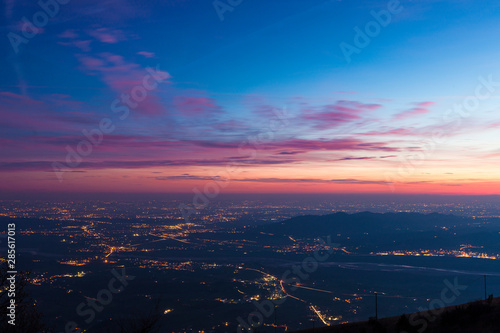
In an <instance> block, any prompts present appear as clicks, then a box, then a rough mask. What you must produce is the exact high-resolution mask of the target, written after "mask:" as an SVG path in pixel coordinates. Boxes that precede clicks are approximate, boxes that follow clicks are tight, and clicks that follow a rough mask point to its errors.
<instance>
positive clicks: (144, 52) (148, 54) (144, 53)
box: [137, 51, 156, 58]
mask: <svg viewBox="0 0 500 333" xmlns="http://www.w3.org/2000/svg"><path fill="white" fill-rule="evenodd" d="M137 54H139V55H142V56H144V57H146V58H154V57H155V56H156V55H155V54H154V53H153V52H146V51H141V52H137Z"/></svg>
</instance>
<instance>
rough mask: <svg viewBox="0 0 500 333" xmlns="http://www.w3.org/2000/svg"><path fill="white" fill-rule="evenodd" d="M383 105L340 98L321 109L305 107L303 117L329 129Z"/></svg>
mask: <svg viewBox="0 0 500 333" xmlns="http://www.w3.org/2000/svg"><path fill="white" fill-rule="evenodd" d="M381 106H382V105H380V104H365V103H361V102H356V101H346V100H340V101H337V102H336V103H335V104H329V105H325V106H322V107H321V108H319V110H318V108H317V107H310V108H308V109H305V110H304V111H303V113H302V118H303V119H304V120H310V121H314V122H315V124H314V126H315V127H316V128H317V129H327V128H332V127H335V126H339V125H342V124H344V123H349V122H353V121H355V120H358V119H361V115H362V114H363V113H365V112H367V111H373V110H377V109H379V108H380V107H381Z"/></svg>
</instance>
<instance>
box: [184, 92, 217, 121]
mask: <svg viewBox="0 0 500 333" xmlns="http://www.w3.org/2000/svg"><path fill="white" fill-rule="evenodd" d="M174 105H175V108H176V109H177V111H179V112H180V113H182V114H183V115H185V116H189V117H193V116H201V115H205V114H210V113H214V112H216V113H217V112H222V110H221V107H220V106H218V105H216V103H215V100H213V99H212V98H206V97H192V96H176V97H175V98H174Z"/></svg>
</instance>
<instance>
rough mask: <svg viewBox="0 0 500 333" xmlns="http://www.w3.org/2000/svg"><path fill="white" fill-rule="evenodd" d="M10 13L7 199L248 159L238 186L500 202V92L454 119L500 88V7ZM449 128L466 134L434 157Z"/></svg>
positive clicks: (87, 6)
mask: <svg viewBox="0 0 500 333" xmlns="http://www.w3.org/2000/svg"><path fill="white" fill-rule="evenodd" d="M52 3H53V4H54V3H56V2H52ZM230 3H232V4H233V5H231V4H230ZM391 3H392V6H395V7H394V8H396V7H397V8H400V7H401V10H398V11H397V13H392V14H390V17H391V20H390V23H389V24H388V25H387V26H385V27H379V28H380V33H377V34H375V35H374V36H372V37H370V43H369V44H368V45H367V46H366V47H361V48H359V50H358V51H359V52H358V53H355V54H352V56H351V59H350V61H347V59H346V58H345V57H344V54H343V52H342V50H341V47H340V45H341V43H347V44H350V45H353V46H355V36H356V30H355V28H356V27H358V28H359V29H361V30H363V31H364V30H365V29H366V27H367V25H370V24H373V22H374V17H373V14H372V13H373V12H376V13H380V12H381V11H387V8H388V6H391V5H390V4H391ZM217 6H218V8H219V12H218V9H217V8H216V7H217ZM220 6H223V7H220ZM224 6H226V7H224ZM2 8H3V10H2V13H1V15H2V16H3V18H4V19H3V20H2V22H4V23H3V24H2V26H1V27H0V31H1V33H2V35H4V38H2V41H1V43H2V44H1V48H0V57H1V58H2V60H3V61H2V66H0V102H1V103H2V107H1V108H0V112H1V113H2V117H1V119H0V129H1V133H2V134H0V140H1V141H2V156H1V158H2V160H1V161H0V173H1V176H2V177H4V179H5V180H8V181H7V182H6V183H5V184H6V185H4V186H5V188H4V189H6V190H8V189H11V188H12V187H13V186H20V189H21V190H23V191H24V190H25V191H35V192H36V191H63V192H64V191H73V190H74V189H75V187H76V186H78V188H81V190H82V191H135V190H136V189H137V185H140V184H145V185H144V191H152V192H158V191H167V192H176V191H180V192H189V191H190V190H191V189H192V188H193V187H195V186H202V185H203V184H205V183H206V181H207V179H210V177H212V176H210V174H214V173H217V172H220V171H221V170H223V169H224V168H227V165H228V164H229V163H232V161H234V160H240V161H242V162H241V163H240V166H241V168H240V169H239V170H240V171H239V174H237V175H236V174H235V175H232V176H231V179H232V180H234V181H233V182H232V187H231V189H230V190H231V191H241V192H245V191H254V192H255V191H263V192H268V191H270V190H271V189H276V188H279V189H280V190H283V191H297V192H301V191H308V192H310V191H315V190H317V191H320V192H323V191H326V192H328V191H330V192H342V191H346V190H347V191H353V189H355V188H357V189H356V190H355V191H360V192H374V191H375V192H377V191H379V192H385V191H388V190H392V191H394V189H395V187H394V179H397V183H398V184H399V185H398V187H397V188H398V190H400V191H404V192H424V193H425V192H429V191H430V192H439V193H448V192H450V189H453V190H452V191H451V192H456V191H457V189H458V188H460V191H462V192H467V191H469V192H474V193H490V194H491V193H496V192H495V190H494V189H493V187H492V186H493V185H491V186H490V185H488V184H493V183H494V182H495V181H496V180H497V176H498V173H497V171H496V168H494V165H495V163H496V162H497V161H496V159H497V158H498V156H499V148H498V147H497V146H496V145H495V143H494V140H495V138H496V134H497V126H498V128H500V126H499V124H500V119H499V117H498V112H497V108H498V107H497V105H498V92H497V91H496V90H495V91H491V92H489V93H488V98H486V99H484V100H481V101H480V103H479V104H478V105H477V107H474V110H473V112H472V113H470V112H469V113H468V115H467V116H466V117H464V116H463V115H462V116H460V115H457V113H454V116H455V117H456V118H460V119H459V120H456V122H454V123H453V124H458V122H459V123H460V124H459V125H457V126H455V125H453V126H451V125H450V123H449V122H447V121H445V120H444V118H443V117H444V114H446V113H447V112H448V110H450V108H453V107H454V105H455V104H457V103H458V104H462V103H464V100H466V99H467V97H468V96H472V95H474V93H475V89H476V88H477V87H478V85H481V82H483V81H484V80H483V81H481V80H480V78H481V77H482V78H483V79H484V78H488V77H489V78H490V80H491V81H493V82H496V81H497V78H498V81H500V71H499V66H498V65H497V62H498V59H499V58H500V57H499V55H500V43H498V42H497V38H498V37H497V36H499V35H500V34H499V32H500V31H499V30H500V23H498V22H500V20H499V17H500V6H499V5H498V4H497V3H496V2H494V1H483V2H481V5H480V6H479V5H478V4H477V2H476V3H474V2H473V1H466V0H464V1H401V2H400V3H399V5H398V3H397V2H394V1H393V2H388V1H356V2H353V1H324V0H321V1H320V0H312V1H311V0H309V1H305V0H302V1H272V2H269V1H261V0H258V1H249V0H243V1H236V0H234V1H228V0H220V1H218V2H217V1H194V0H176V1H174V0H172V1H148V2H145V3H142V2H137V1H124V0H120V1H119V0H108V1H104V2H102V1H101V2H99V1H94V0H85V1H69V2H68V3H66V4H59V5H58V8H57V10H54V9H55V7H51V8H52V10H54V15H53V17H50V18H49V19H48V20H47V22H46V24H45V23H44V24H41V25H40V27H39V29H38V33H37V34H35V35H34V36H31V37H27V36H26V33H27V31H26V24H24V26H23V18H24V17H25V18H27V19H28V21H33V19H34V16H35V17H36V16H37V15H45V14H43V11H42V8H41V7H40V6H39V5H38V4H37V3H36V2H28V1H24V2H23V1H13V0H7V1H4V2H3V4H2ZM220 8H226V9H228V8H229V10H226V11H224V12H223V13H221V12H220ZM40 13H42V14H40ZM221 17H222V18H223V20H221ZM13 36H17V37H13ZM13 38H21V39H22V38H24V39H23V42H22V43H19V44H18V45H13V44H12V43H11V42H12V41H13V40H14V44H16V42H15V40H16V39H13ZM17 40H19V39H17ZM16 51H17V52H16ZM147 68H157V69H158V73H161V74H162V75H163V77H164V80H162V81H161V82H158V85H157V86H156V87H155V88H154V89H152V90H151V91H149V90H148V92H147V94H148V95H147V98H146V99H145V100H144V101H141V102H140V103H137V104H138V106H137V107H134V108H131V109H133V110H130V111H131V112H130V115H129V116H127V117H125V119H123V120H122V119H119V118H118V117H117V114H115V113H113V112H112V111H110V110H111V109H112V107H111V105H113V101H115V99H117V98H120V96H122V95H123V94H130V92H131V91H132V89H134V88H136V87H140V86H141V85H142V84H143V83H141V82H143V79H144V78H145V77H147V75H150V74H148V73H151V72H148V70H147ZM149 79H151V78H150V77H149ZM151 82H153V81H151ZM495 88H496V89H498V87H495ZM480 89H482V91H484V89H487V88H485V87H484V86H483V87H482V88H480ZM120 105H123V101H122V102H121V104H120ZM273 110H274V111H273ZM276 110H281V111H279V112H282V111H283V110H286V113H287V115H288V116H287V117H288V118H287V123H286V126H285V127H284V128H281V129H280V130H279V131H278V130H276V131H274V130H273V131H272V135H268V139H269V141H268V142H262V143H261V144H260V145H259V147H256V150H258V154H250V152H249V151H247V152H246V153H242V151H241V149H240V150H238V147H239V146H240V145H241V144H242V142H245V141H248V138H249V137H254V136H255V135H258V134H262V133H263V132H264V133H266V131H267V132H269V129H268V125H269V123H270V122H272V121H273V117H276V112H277V111H276ZM107 117H109V118H110V119H111V121H112V122H113V125H114V127H113V128H114V129H113V131H112V132H110V133H104V134H105V135H104V136H103V140H102V142H99V143H98V144H95V145H94V146H92V152H91V153H89V154H88V155H86V156H80V157H81V161H79V162H78V163H76V164H77V165H74V166H70V165H68V164H67V161H66V158H67V154H68V149H69V150H71V149H73V150H75V149H76V147H77V146H78V144H79V143H80V142H81V141H82V140H86V137H85V136H84V135H83V134H82V131H84V130H87V131H89V130H90V129H92V128H95V127H97V128H99V123H100V121H101V120H102V119H104V118H107ZM436 129H439V130H442V131H444V132H446V135H447V137H449V138H450V140H448V141H447V142H446V143H440V144H438V145H435V147H434V148H432V151H431V152H429V149H428V148H426V147H425V146H426V140H429V138H431V137H432V133H433V131H435V130H436ZM268 134H269V133H268ZM68 147H70V148H68ZM245 154H246V155H245ZM418 154H420V155H422V156H424V157H419V158H420V159H423V160H425V161H424V163H421V164H419V166H418V167H415V166H414V165H412V167H411V168H412V171H411V172H406V174H403V172H401V167H402V166H404V164H405V163H407V160H408V157H410V159H412V158H417V157H416V155H418ZM257 155H258V156H257ZM255 156H257V157H255ZM477 160H481V165H482V166H483V167H484V170H483V169H480V170H475V167H477V162H476V163H473V161H477ZM55 162H60V163H63V164H64V163H66V165H65V169H64V171H63V172H62V171H61V168H60V167H59V169H58V168H54V163H55ZM59 165H60V164H59ZM332 172H333V173H335V174H336V175H338V177H335V178H332V177H331V176H330V174H331V173H332ZM445 175H446V176H445ZM452 175H453V176H452ZM89 179H90V180H91V181H89ZM103 179H106V181H103ZM388 179H392V180H388ZM16 184H21V185H16ZM304 184H306V186H304ZM346 184H347V186H346ZM387 185H390V186H387ZM278 191H279V190H278Z"/></svg>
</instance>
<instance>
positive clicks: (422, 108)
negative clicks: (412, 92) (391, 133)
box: [394, 102, 435, 120]
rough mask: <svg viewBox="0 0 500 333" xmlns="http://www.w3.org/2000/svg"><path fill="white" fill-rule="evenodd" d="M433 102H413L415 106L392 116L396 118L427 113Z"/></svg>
mask: <svg viewBox="0 0 500 333" xmlns="http://www.w3.org/2000/svg"><path fill="white" fill-rule="evenodd" d="M434 104H435V103H434V102H420V103H414V105H415V107H413V108H411V109H409V110H406V111H403V112H401V113H398V114H397V115H396V116H394V119H397V120H402V119H408V118H412V117H416V116H420V115H423V114H426V113H429V112H430V110H429V107H431V106H433V105H434Z"/></svg>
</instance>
